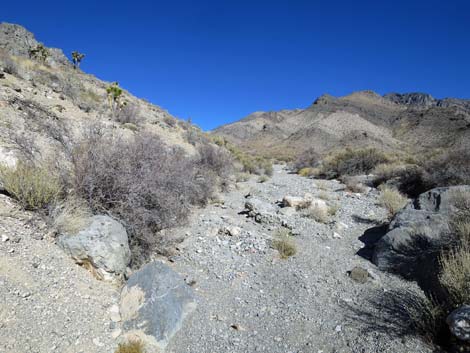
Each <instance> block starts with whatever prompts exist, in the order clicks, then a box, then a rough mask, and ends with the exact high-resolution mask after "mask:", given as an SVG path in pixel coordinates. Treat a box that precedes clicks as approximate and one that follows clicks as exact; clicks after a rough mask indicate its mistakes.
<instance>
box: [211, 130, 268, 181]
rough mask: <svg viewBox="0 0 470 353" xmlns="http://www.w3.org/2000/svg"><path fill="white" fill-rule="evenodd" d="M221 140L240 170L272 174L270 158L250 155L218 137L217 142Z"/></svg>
mask: <svg viewBox="0 0 470 353" xmlns="http://www.w3.org/2000/svg"><path fill="white" fill-rule="evenodd" d="M221 141H224V146H225V148H226V149H227V150H228V151H229V152H230V153H231V154H232V156H233V158H234V160H235V162H236V164H237V165H238V166H239V168H238V169H239V170H240V171H241V172H244V173H249V174H258V175H263V174H265V175H268V176H272V175H273V163H272V160H270V159H268V158H264V157H261V156H256V157H255V156H252V155H250V154H248V153H246V152H243V151H242V150H240V149H239V148H237V147H236V146H234V145H232V144H230V143H228V142H227V141H225V140H222V139H219V142H221Z"/></svg>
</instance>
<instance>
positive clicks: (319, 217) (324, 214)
mask: <svg viewBox="0 0 470 353" xmlns="http://www.w3.org/2000/svg"><path fill="white" fill-rule="evenodd" d="M328 210H329V208H328ZM328 210H325V209H324V208H323V207H319V206H317V205H312V206H310V207H309V208H306V209H305V210H304V211H303V216H304V217H307V218H310V219H313V220H315V221H316V222H319V223H328V220H329V214H328Z"/></svg>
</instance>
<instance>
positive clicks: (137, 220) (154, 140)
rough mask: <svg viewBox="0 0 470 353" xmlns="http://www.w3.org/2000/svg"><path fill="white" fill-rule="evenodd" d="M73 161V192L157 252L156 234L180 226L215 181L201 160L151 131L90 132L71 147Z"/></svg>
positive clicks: (143, 246) (136, 242)
mask: <svg viewBox="0 0 470 353" xmlns="http://www.w3.org/2000/svg"><path fill="white" fill-rule="evenodd" d="M72 164H73V169H74V173H73V174H74V180H73V186H74V189H75V192H76V193H77V195H78V196H79V197H81V198H83V199H84V200H86V201H87V203H88V205H89V207H90V208H91V209H92V210H93V211H94V212H96V213H98V212H110V213H112V214H113V215H115V216H117V217H118V218H120V219H121V220H122V221H123V222H124V224H125V225H126V228H127V229H128V231H129V233H130V234H131V237H132V240H133V245H136V248H140V249H141V250H142V251H144V252H145V251H148V250H149V249H151V248H155V249H156V250H157V251H158V237H157V236H156V233H157V232H158V231H160V230H162V229H164V228H170V227H173V226H179V225H181V224H183V223H184V221H185V220H186V219H187V217H188V214H189V211H190V208H191V206H192V205H204V204H206V202H207V200H208V199H209V197H210V196H211V195H212V193H213V188H214V185H215V184H216V182H215V176H214V173H213V172H211V170H210V168H207V167H204V168H202V167H201V166H203V165H204V163H201V162H200V161H199V160H197V159H193V158H189V157H188V156H186V155H185V153H184V152H183V151H182V150H181V149H178V148H171V147H169V146H166V145H165V144H164V143H162V142H161V141H160V139H159V138H158V137H156V136H154V135H151V134H149V133H136V134H135V135H134V136H133V137H132V138H129V139H125V138H123V137H112V136H106V135H103V133H102V132H101V131H100V130H95V131H92V132H91V133H89V134H88V136H87V137H86V138H85V139H84V140H83V141H82V143H80V144H79V145H78V146H77V147H76V148H75V150H74V151H73V156H72ZM137 255H139V254H137Z"/></svg>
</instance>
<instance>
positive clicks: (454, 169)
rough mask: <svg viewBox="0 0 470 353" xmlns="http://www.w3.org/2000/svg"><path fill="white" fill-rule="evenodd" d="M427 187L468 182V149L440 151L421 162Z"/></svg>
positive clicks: (469, 159)
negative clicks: (438, 153) (440, 152)
mask: <svg viewBox="0 0 470 353" xmlns="http://www.w3.org/2000/svg"><path fill="white" fill-rule="evenodd" d="M423 168H424V170H425V171H426V175H425V182H426V184H427V187H428V189H431V188H434V187H437V186H451V185H466V184H470V150H468V149H462V150H456V151H450V152H446V153H442V154H440V155H438V156H436V157H434V158H431V159H429V160H428V161H425V162H424V163H423Z"/></svg>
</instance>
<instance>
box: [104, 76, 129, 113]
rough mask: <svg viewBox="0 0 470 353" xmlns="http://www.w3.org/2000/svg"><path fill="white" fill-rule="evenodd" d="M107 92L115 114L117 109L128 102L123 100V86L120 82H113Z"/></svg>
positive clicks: (110, 105) (110, 106)
mask: <svg viewBox="0 0 470 353" xmlns="http://www.w3.org/2000/svg"><path fill="white" fill-rule="evenodd" d="M106 93H107V94H108V104H109V108H110V109H111V112H112V113H113V115H115V113H116V110H117V109H120V108H122V106H124V105H125V104H126V103H125V102H121V95H122V88H121V87H119V83H117V82H113V83H112V84H110V85H109V86H108V87H107V88H106Z"/></svg>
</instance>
